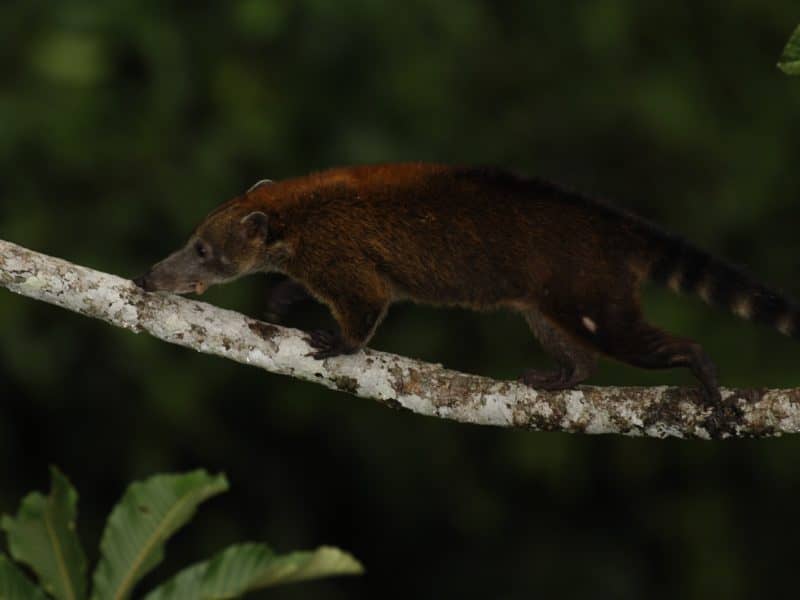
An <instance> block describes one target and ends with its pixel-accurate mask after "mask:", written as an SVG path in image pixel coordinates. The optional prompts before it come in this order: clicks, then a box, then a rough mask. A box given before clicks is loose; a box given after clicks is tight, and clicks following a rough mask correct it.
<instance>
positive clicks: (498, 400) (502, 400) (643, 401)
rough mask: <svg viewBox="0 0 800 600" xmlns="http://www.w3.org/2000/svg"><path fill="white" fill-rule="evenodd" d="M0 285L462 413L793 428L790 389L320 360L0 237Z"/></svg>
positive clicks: (557, 427) (743, 429)
mask: <svg viewBox="0 0 800 600" xmlns="http://www.w3.org/2000/svg"><path fill="white" fill-rule="evenodd" d="M0 286H2V287H5V288H8V289H9V290H11V291H12V292H16V293H19V294H22V295H24V296H28V297H30V298H34V299H36V300H42V301H44V302H49V303H51V304H55V305H57V306H61V307H62V308H66V309H69V310H72V311H75V312H78V313H80V314H83V315H86V316H88V317H93V318H96V319H102V320H103V321H106V322H107V323H111V324H112V325H116V326H117V327H123V328H125V329H129V330H131V331H133V332H136V333H139V332H142V331H146V332H148V333H150V334H151V335H153V336H155V337H157V338H159V339H162V340H164V341H166V342H170V343H173V344H179V345H181V346H185V347H187V348H192V349H194V350H197V351H199V352H205V353H207V354H215V355H217V356H222V357H224V358H228V359H230V360H235V361H236V362H239V363H243V364H248V365H251V366H255V367H259V368H261V369H264V370H266V371H271V372H273V373H280V374H283V375H290V376H292V377H297V378H298V379H305V380H307V381H314V382H316V383H319V384H322V385H324V386H326V387H329V388H333V389H337V390H341V391H343V392H347V393H350V394H354V395H356V396H360V397H362V398H371V399H373V400H377V401H378V402H381V403H383V404H385V405H388V406H391V407H394V408H405V409H408V410H410V411H412V412H415V413H420V414H424V415H431V416H435V417H439V418H443V419H452V420H455V421H461V422H465V423H476V424H480V425H496V426H501V427H515V428H520V429H529V430H537V431H568V432H576V433H618V434H623V435H632V436H650V437H658V438H663V437H670V436H671V437H679V438H699V439H717V438H726V437H767V436H776V435H780V434H782V433H795V432H798V431H800V389H790V390H723V392H722V397H723V399H724V401H723V404H722V405H721V406H719V407H715V408H714V409H713V410H712V409H711V408H708V407H704V406H703V405H702V403H701V400H700V394H699V393H698V391H697V390H694V389H688V388H668V387H653V388H640V387H627V388H618V387H580V388H578V389H575V390H568V391H563V392H542V391H538V392H537V391H535V390H532V389H529V388H527V387H526V386H524V385H522V384H519V383H516V382H511V381H494V380H492V379H488V378H485V377H478V376H476V375H467V374H464V373H459V372H456V371H451V370H448V369H445V368H443V367H442V366H441V365H435V364H430V363H425V362H420V361H417V360H413V359H410V358H405V357H402V356H396V355H393V354H387V353H385V352H376V351H374V350H365V351H364V352H359V353H358V354H355V355H353V356H344V357H337V358H331V359H327V360H324V361H318V360H315V359H313V358H310V357H307V356H306V353H307V352H308V351H309V350H310V348H309V346H308V345H307V344H306V343H305V341H303V338H302V332H300V331H297V330H296V329H289V328H286V327H280V326H278V325H272V324H268V323H263V322H261V321H256V320H254V319H250V318H248V317H246V316H244V315H241V314H239V313H236V312H233V311H230V310H224V309H221V308H217V307H215V306H211V305H209V304H205V303H202V302H197V301H194V300H189V299H186V298H181V297H179V296H175V295H166V294H149V293H145V292H142V291H141V290H140V289H138V288H137V287H136V286H135V285H134V284H133V283H131V282H130V281H129V280H127V279H122V278H120V277H116V276H114V275H109V274H106V273H101V272H99V271H94V270H92V269H88V268H86V267H82V266H79V265H74V264H71V263H69V262H66V261H64V260H60V259H57V258H52V257H49V256H46V255H44V254H39V253H37V252H33V251H31V250H27V249H25V248H22V247H21V246H17V245H16V244H12V243H10V242H5V241H2V240H0Z"/></svg>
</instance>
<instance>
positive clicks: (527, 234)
mask: <svg viewBox="0 0 800 600" xmlns="http://www.w3.org/2000/svg"><path fill="white" fill-rule="evenodd" d="M198 243H202V244H206V245H207V246H208V248H209V250H210V253H211V254H212V257H211V258H208V257H207V258H206V259H204V262H208V264H209V265H210V266H208V268H206V275H202V273H201V274H200V275H198V274H197V265H196V264H195V262H196V259H197V258H198V257H197V255H196V252H194V250H196V247H195V246H196V244H198ZM676 244H677V243H676V242H675V243H673V242H672V241H671V238H670V237H669V236H667V235H666V234H663V233H662V232H660V231H659V230H657V229H656V228H655V227H653V226H652V225H650V224H648V223H646V222H644V221H642V220H640V219H638V218H636V217H634V216H632V215H629V214H627V213H624V212H622V211H619V210H615V209H612V208H611V207H608V206H606V205H604V204H601V203H598V202H595V201H592V200H589V199H587V198H584V197H582V196H579V195H577V194H572V193H569V192H567V191H564V190H562V189H560V188H558V187H556V186H554V185H552V184H549V183H546V182H543V181H540V180H536V179H526V178H521V177H517V176H515V175H511V174H509V173H505V172H502V171H497V170H491V169H476V168H462V167H449V166H443V165H431V164H416V163H414V164H395V165H379V166H359V167H346V168H339V169H332V170H329V171H324V172H321V173H316V174H312V175H308V176H305V177H300V178H296V179H289V180H285V181H280V182H276V183H267V184H263V185H259V186H257V187H255V189H253V190H251V191H249V192H248V193H246V194H245V195H243V196H240V197H237V198H234V199H233V200H231V201H229V202H227V203H226V204H224V205H222V206H221V207H220V208H218V209H217V210H215V211H214V212H213V213H211V214H210V215H209V216H208V217H207V218H206V219H205V221H204V222H203V223H202V224H201V225H200V226H199V227H198V228H197V230H196V231H195V233H194V235H193V236H192V238H191V239H190V241H189V243H188V244H187V247H186V248H184V249H183V250H181V251H179V252H177V253H175V254H174V255H173V256H171V257H170V258H168V259H167V260H165V261H162V263H160V264H159V265H157V266H156V267H154V269H153V270H152V271H151V272H150V273H149V274H148V275H147V276H145V277H144V278H142V279H141V280H140V284H142V285H143V286H144V287H145V288H147V289H167V290H171V291H179V292H185V291H191V290H192V289H196V290H198V291H202V289H204V288H205V287H206V286H207V285H210V284H213V283H218V282H221V281H226V280H229V279H231V278H235V277H238V276H241V275H244V274H247V273H251V272H256V271H278V272H281V273H284V274H286V275H288V276H289V277H290V278H291V279H293V280H294V281H296V282H299V283H300V284H302V285H303V286H304V287H305V288H306V289H307V290H308V291H309V292H310V294H311V295H313V296H314V297H315V298H316V299H318V300H319V301H321V302H323V303H325V304H327V305H328V306H329V307H330V309H331V311H332V313H333V315H334V317H335V318H336V320H337V321H338V323H339V325H340V333H339V334H337V335H332V334H322V333H316V334H313V335H312V336H311V337H310V342H311V343H312V345H314V346H315V347H316V348H317V351H316V352H315V353H314V355H315V356H317V357H318V358H325V357H328V356H334V355H336V354H341V353H348V352H354V351H356V350H358V349H360V348H362V347H364V345H366V344H367V343H368V341H369V339H370V337H371V336H372V334H373V332H374V331H375V328H376V327H377V326H378V325H379V323H380V321H381V319H382V318H383V317H384V315H385V314H386V311H387V309H388V307H389V305H390V304H391V303H393V302H395V301H399V300H412V301H415V302H421V303H428V304H438V305H451V306H463V307H467V308H472V309H476V310H490V309H496V308H510V309H512V310H515V311H518V312H520V313H521V314H522V315H523V316H525V318H526V319H527V321H528V323H529V324H530V326H531V329H532V331H533V333H534V334H535V335H536V336H537V338H539V339H540V341H541V342H542V344H543V345H544V347H545V349H546V350H547V351H548V352H549V353H550V354H551V355H553V356H554V358H556V360H557V361H558V363H559V368H558V370H557V371H555V372H553V373H541V372H535V371H532V372H528V373H526V374H525V375H524V376H523V380H524V381H526V382H527V383H529V384H531V385H534V386H538V387H544V388H550V389H559V388H563V387H569V386H572V385H575V384H577V383H579V382H580V381H582V380H583V379H585V378H586V377H588V376H589V374H590V373H591V372H592V370H593V368H594V363H595V357H596V354H597V353H603V354H606V355H609V356H612V357H615V358H617V359H619V360H622V361H625V362H628V363H630V364H634V365H638V366H641V367H647V368H668V367H675V366H686V367H689V368H690V369H691V370H692V371H693V372H694V373H695V375H697V376H698V378H699V379H700V380H701V382H702V383H703V385H704V389H705V391H706V395H707V397H708V398H710V399H712V400H718V399H719V392H718V390H717V383H716V376H715V370H714V367H713V364H712V363H711V361H710V360H709V359H708V358H707V357H706V356H705V354H704V353H703V351H702V349H701V348H700V346H699V345H698V344H696V343H695V342H693V341H691V340H686V339H681V338H676V337H674V336H671V335H669V334H667V333H664V332H662V331H660V330H658V329H656V328H654V327H652V326H650V325H649V324H647V323H646V322H645V320H644V317H643V315H642V311H641V307H640V302H639V291H638V290H639V286H640V284H641V282H642V281H643V280H644V279H645V278H646V277H648V276H650V275H651V274H652V272H653V270H654V269H656V268H658V267H659V265H660V264H661V263H659V260H661V259H662V257H664V256H665V255H669V251H670V249H673V248H675V247H676ZM193 249H194V250H193ZM680 256H683V254H681V255H680ZM210 261H216V262H214V263H213V264H212V262H210ZM662 262H663V261H662ZM678 263H680V261H678V262H677V263H676V264H678ZM680 264H683V263H680ZM187 265H189V266H187ZM662 266H664V265H662ZM673 266H674V265H672V263H671V262H670V263H669V264H667V265H666V266H664V268H663V269H661V270H663V271H664V272H665V273H667V272H670V269H672V270H673V271H674V269H673ZM684 266H685V265H684ZM223 267H224V268H223ZM191 269H194V271H192V273H193V274H192V276H191V277H188V276H187V275H186V271H187V270H191ZM201 271H202V269H201ZM667 274H671V277H672V279H673V280H674V277H675V276H676V274H675V272H670V273H667ZM703 281H704V282H705V283H706V284H707V283H708V281H710V279H709V278H708V277H705V278H704V279H703ZM704 289H706V291H707V285H706V288H704ZM736 302H737V306H738V307H739V308H737V310H738V312H740V313H741V312H744V311H743V310H742V309H741V306H742V298H741V297H737V299H736ZM785 322H786V321H785V319H784V323H785Z"/></svg>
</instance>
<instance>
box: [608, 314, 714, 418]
mask: <svg viewBox="0 0 800 600" xmlns="http://www.w3.org/2000/svg"><path fill="white" fill-rule="evenodd" d="M617 327H618V329H619V330H618V331H611V332H609V333H608V335H604V336H598V337H600V339H601V344H602V347H601V350H602V351H603V352H605V353H606V354H608V355H609V356H612V357H614V358H617V359H619V360H621V361H623V362H626V363H628V364H631V365H634V366H636V367H642V368H645V369H672V368H675V367H687V368H688V369H689V370H690V371H691V372H692V374H693V375H694V376H695V377H697V379H699V380H700V383H701V384H702V386H703V392H704V396H705V399H706V401H707V402H709V403H711V404H718V403H719V402H720V401H721V396H720V393H719V383H718V382H717V368H716V366H715V365H714V363H713V362H712V361H711V359H710V358H709V357H708V355H707V354H706V353H705V351H704V350H703V348H702V347H701V346H700V344H698V343H697V342H695V341H694V340H691V339H688V338H683V337H678V336H674V335H672V334H670V333H667V332H665V331H662V330H661V329H658V328H657V327H654V326H652V325H650V324H649V323H647V322H645V321H644V319H642V318H641V317H639V318H638V320H635V319H634V320H631V321H628V322H620V323H619V324H618V325H617ZM597 333H600V331H599V328H598V331H597Z"/></svg>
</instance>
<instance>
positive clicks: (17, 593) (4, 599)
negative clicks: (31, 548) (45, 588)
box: [0, 554, 45, 600]
mask: <svg viewBox="0 0 800 600" xmlns="http://www.w3.org/2000/svg"><path fill="white" fill-rule="evenodd" d="M0 600H45V595H44V594H43V593H42V590H40V589H39V588H37V587H36V586H35V585H34V584H33V582H31V581H30V580H29V579H28V578H27V577H25V575H23V574H22V571H20V570H19V569H18V568H17V567H15V566H14V565H13V564H12V563H11V561H9V560H8V558H7V557H6V556H5V554H0Z"/></svg>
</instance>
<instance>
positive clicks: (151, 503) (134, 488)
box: [92, 470, 228, 600]
mask: <svg viewBox="0 0 800 600" xmlns="http://www.w3.org/2000/svg"><path fill="white" fill-rule="evenodd" d="M227 489H228V482H227V480H226V479H225V476H224V475H218V476H211V475H209V474H208V473H206V472H205V471H203V470H198V471H193V472H191V473H185V474H180V475H156V476H154V477H151V478H150V479H148V480H146V481H143V482H137V483H134V484H132V485H131V486H130V487H128V490H127V491H126V492H125V495H124V496H123V497H122V500H120V501H119V503H118V504H117V505H116V506H115V507H114V510H112V511H111V516H109V518H108V523H107V524H106V529H105V531H104V532H103V539H102V541H101V543H100V550H101V554H102V556H101V558H100V562H99V564H98V565H97V569H96V570H95V572H94V590H93V593H92V600H125V599H126V598H128V597H129V596H130V594H131V592H132V591H133V588H134V586H135V585H136V583H137V582H138V581H139V580H140V579H141V578H142V577H143V576H144V575H145V574H147V573H148V572H149V571H150V570H152V569H153V568H154V567H155V566H156V565H157V564H158V563H160V562H161V560H162V559H163V558H164V545H165V544H166V542H167V540H168V539H169V538H170V537H171V536H172V535H173V534H174V533H175V532H176V531H178V530H179V529H180V528H181V527H183V526H184V525H185V524H186V523H187V522H188V521H189V520H190V519H191V518H192V517H193V516H194V513H195V511H196V510H197V507H198V506H199V505H200V503H202V502H203V501H204V500H207V499H208V498H211V497H212V496H215V495H217V494H219V493H221V492H224V491H225V490H227Z"/></svg>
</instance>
